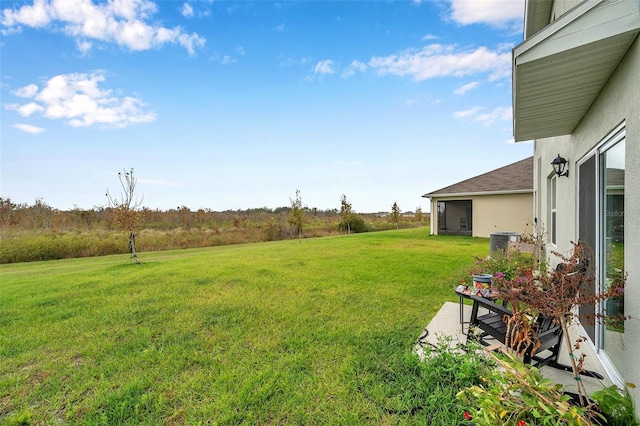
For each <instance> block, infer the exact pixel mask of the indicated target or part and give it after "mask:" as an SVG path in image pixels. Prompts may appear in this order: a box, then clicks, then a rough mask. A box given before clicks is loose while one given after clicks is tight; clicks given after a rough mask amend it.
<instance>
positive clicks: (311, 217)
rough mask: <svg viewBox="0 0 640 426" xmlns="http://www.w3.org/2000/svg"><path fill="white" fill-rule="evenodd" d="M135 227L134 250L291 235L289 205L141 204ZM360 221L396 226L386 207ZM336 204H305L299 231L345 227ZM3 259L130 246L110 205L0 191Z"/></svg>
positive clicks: (369, 226) (424, 217)
mask: <svg viewBox="0 0 640 426" xmlns="http://www.w3.org/2000/svg"><path fill="white" fill-rule="evenodd" d="M140 211H141V212H142V219H141V222H140V226H139V230H138V231H137V239H136V241H137V246H138V248H137V250H138V252H144V251H155V250H170V249H179V248H195V247H208V246H216V245H227V244H239V243H246V242H258V241H274V240H282V239H288V238H296V237H297V234H296V233H295V230H294V229H293V227H292V226H291V225H290V224H289V223H288V220H287V219H288V218H289V215H290V212H291V208H290V207H278V208H275V209H271V208H267V207H262V208H251V209H246V210H226V211H221V212H219V211H213V210H210V209H198V210H195V211H194V210H191V209H190V208H188V207H186V206H181V207H177V208H175V209H169V210H159V209H155V210H152V209H149V208H141V209H140ZM357 216H359V217H360V218H361V219H362V220H363V221H364V224H365V226H364V227H363V228H359V229H358V231H359V232H367V231H380V230H386V229H395V228H396V223H395V218H393V217H392V216H391V215H388V214H386V213H366V214H357ZM340 222H341V215H340V211H339V210H338V209H329V210H319V209H316V208H307V209H306V210H305V223H304V227H303V234H304V236H305V237H308V238H311V237H318V236H326V235H336V234H342V233H345V232H344V231H341V230H340V226H339V225H340ZM428 223H429V217H428V214H423V213H421V212H420V211H418V212H417V213H414V212H412V213H410V214H405V215H400V217H399V218H398V224H399V227H400V228H407V227H416V226H425V225H427V224H428ZM0 228H1V232H2V243H1V244H0V263H12V262H27V261H35V260H49V259H63V258H73V257H87V256H101V255H107V254H118V253H127V242H128V236H127V234H126V233H125V232H124V231H122V230H120V229H119V227H118V225H117V223H115V221H114V210H113V209H112V208H109V207H101V206H96V207H94V208H92V209H81V208H77V207H76V208H73V209H71V210H58V209H56V208H53V207H51V206H50V205H48V204H47V203H46V202H45V201H44V200H42V199H36V200H35V202H34V203H33V204H31V205H29V204H20V203H14V202H12V201H11V199H10V198H1V197H0Z"/></svg>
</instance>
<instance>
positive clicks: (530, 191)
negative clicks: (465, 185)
mask: <svg viewBox="0 0 640 426" xmlns="http://www.w3.org/2000/svg"><path fill="white" fill-rule="evenodd" d="M511 194H533V189H517V190H515V191H484V192H458V193H451V194H433V193H429V194H424V195H423V196H422V198H451V197H474V196H479V195H511Z"/></svg>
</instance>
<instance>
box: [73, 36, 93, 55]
mask: <svg viewBox="0 0 640 426" xmlns="http://www.w3.org/2000/svg"><path fill="white" fill-rule="evenodd" d="M76 48H77V49H78V50H79V51H80V52H81V53H82V54H83V55H85V54H87V53H89V51H90V50H91V49H92V48H93V43H91V42H90V41H87V40H76Z"/></svg>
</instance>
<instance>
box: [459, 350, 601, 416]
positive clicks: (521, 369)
mask: <svg viewBox="0 0 640 426" xmlns="http://www.w3.org/2000/svg"><path fill="white" fill-rule="evenodd" d="M488 354H489V358H490V359H492V360H493V361H495V362H496V363H497V364H498V365H499V368H497V369H494V370H493V371H492V372H491V373H490V374H489V375H488V376H487V377H486V378H485V379H484V380H483V382H484V383H482V384H481V385H474V386H471V387H469V388H467V389H464V390H462V391H461V392H459V393H458V395H457V398H458V399H460V400H462V401H463V402H465V403H466V404H467V406H468V407H469V408H468V411H467V412H468V413H469V416H468V417H470V419H472V420H473V423H474V424H476V425H481V426H482V425H486V426H496V425H504V426H507V425H515V426H521V425H540V426H542V425H590V424H593V422H594V419H595V417H594V414H593V413H592V412H591V411H590V410H589V409H588V408H586V407H580V406H575V405H572V404H571V403H570V397H569V396H568V395H565V394H563V391H562V385H560V384H555V383H553V382H552V381H551V380H550V379H546V378H544V377H543V376H542V375H541V374H540V371H539V370H538V369H537V368H535V367H532V366H531V365H525V364H524V363H523V362H522V360H520V358H519V357H518V356H517V355H516V354H514V353H513V352H510V351H508V352H505V353H504V354H502V355H496V354H495V353H493V352H488Z"/></svg>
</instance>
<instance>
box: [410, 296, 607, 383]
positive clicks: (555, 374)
mask: <svg viewBox="0 0 640 426" xmlns="http://www.w3.org/2000/svg"><path fill="white" fill-rule="evenodd" d="M470 317H471V305H467V304H464V305H463V319H464V320H465V321H468V320H469V318H470ZM580 330H581V327H579V326H578V325H577V324H574V325H572V326H571V327H570V328H569V336H570V341H571V342H572V344H573V343H574V342H575V341H576V339H577V338H578V337H579V336H580ZM466 331H467V324H464V329H463V328H462V325H461V324H460V305H459V304H458V303H455V302H446V303H445V304H444V305H442V307H441V308H440V310H439V311H438V313H437V314H436V315H435V316H434V317H433V318H432V319H431V321H430V322H429V324H428V325H427V327H426V328H425V331H424V332H423V333H422V335H421V336H420V337H419V338H418V340H419V342H420V343H421V345H418V346H417V349H416V352H417V353H418V355H420V356H424V355H425V353H426V352H425V351H426V349H425V348H428V346H429V345H430V344H434V345H435V344H437V343H438V339H439V338H440V337H442V336H447V337H450V338H451V345H452V346H455V345H457V344H463V345H464V344H466V342H467V336H466V334H465V333H466ZM580 353H584V354H585V355H586V358H585V361H584V366H585V369H586V370H590V371H594V372H597V373H600V374H601V375H602V376H604V379H603V380H600V379H596V378H593V377H588V376H581V377H580V378H581V381H582V382H583V383H584V384H585V388H586V389H587V393H589V394H590V393H592V392H593V391H596V390H599V389H602V387H603V386H610V385H611V384H612V382H611V380H610V379H609V378H608V377H607V374H606V372H605V370H604V367H603V366H602V364H601V363H600V361H599V360H598V357H597V356H596V353H595V351H594V348H593V346H592V345H591V344H590V343H587V342H585V343H583V344H582V345H581V347H580V350H579V351H576V356H579V354H580ZM559 362H560V363H561V364H565V365H569V363H570V362H569V353H568V350H567V348H566V345H563V346H562V349H561V351H560V356H559ZM540 371H541V372H542V374H543V376H545V377H548V378H549V379H551V380H552V381H553V382H554V383H560V384H562V385H563V386H564V388H565V390H566V391H568V392H574V393H575V392H576V382H575V379H574V378H573V375H572V374H571V373H570V372H568V371H564V370H560V369H557V368H553V367H550V366H544V367H542V368H541V369H540Z"/></svg>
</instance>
